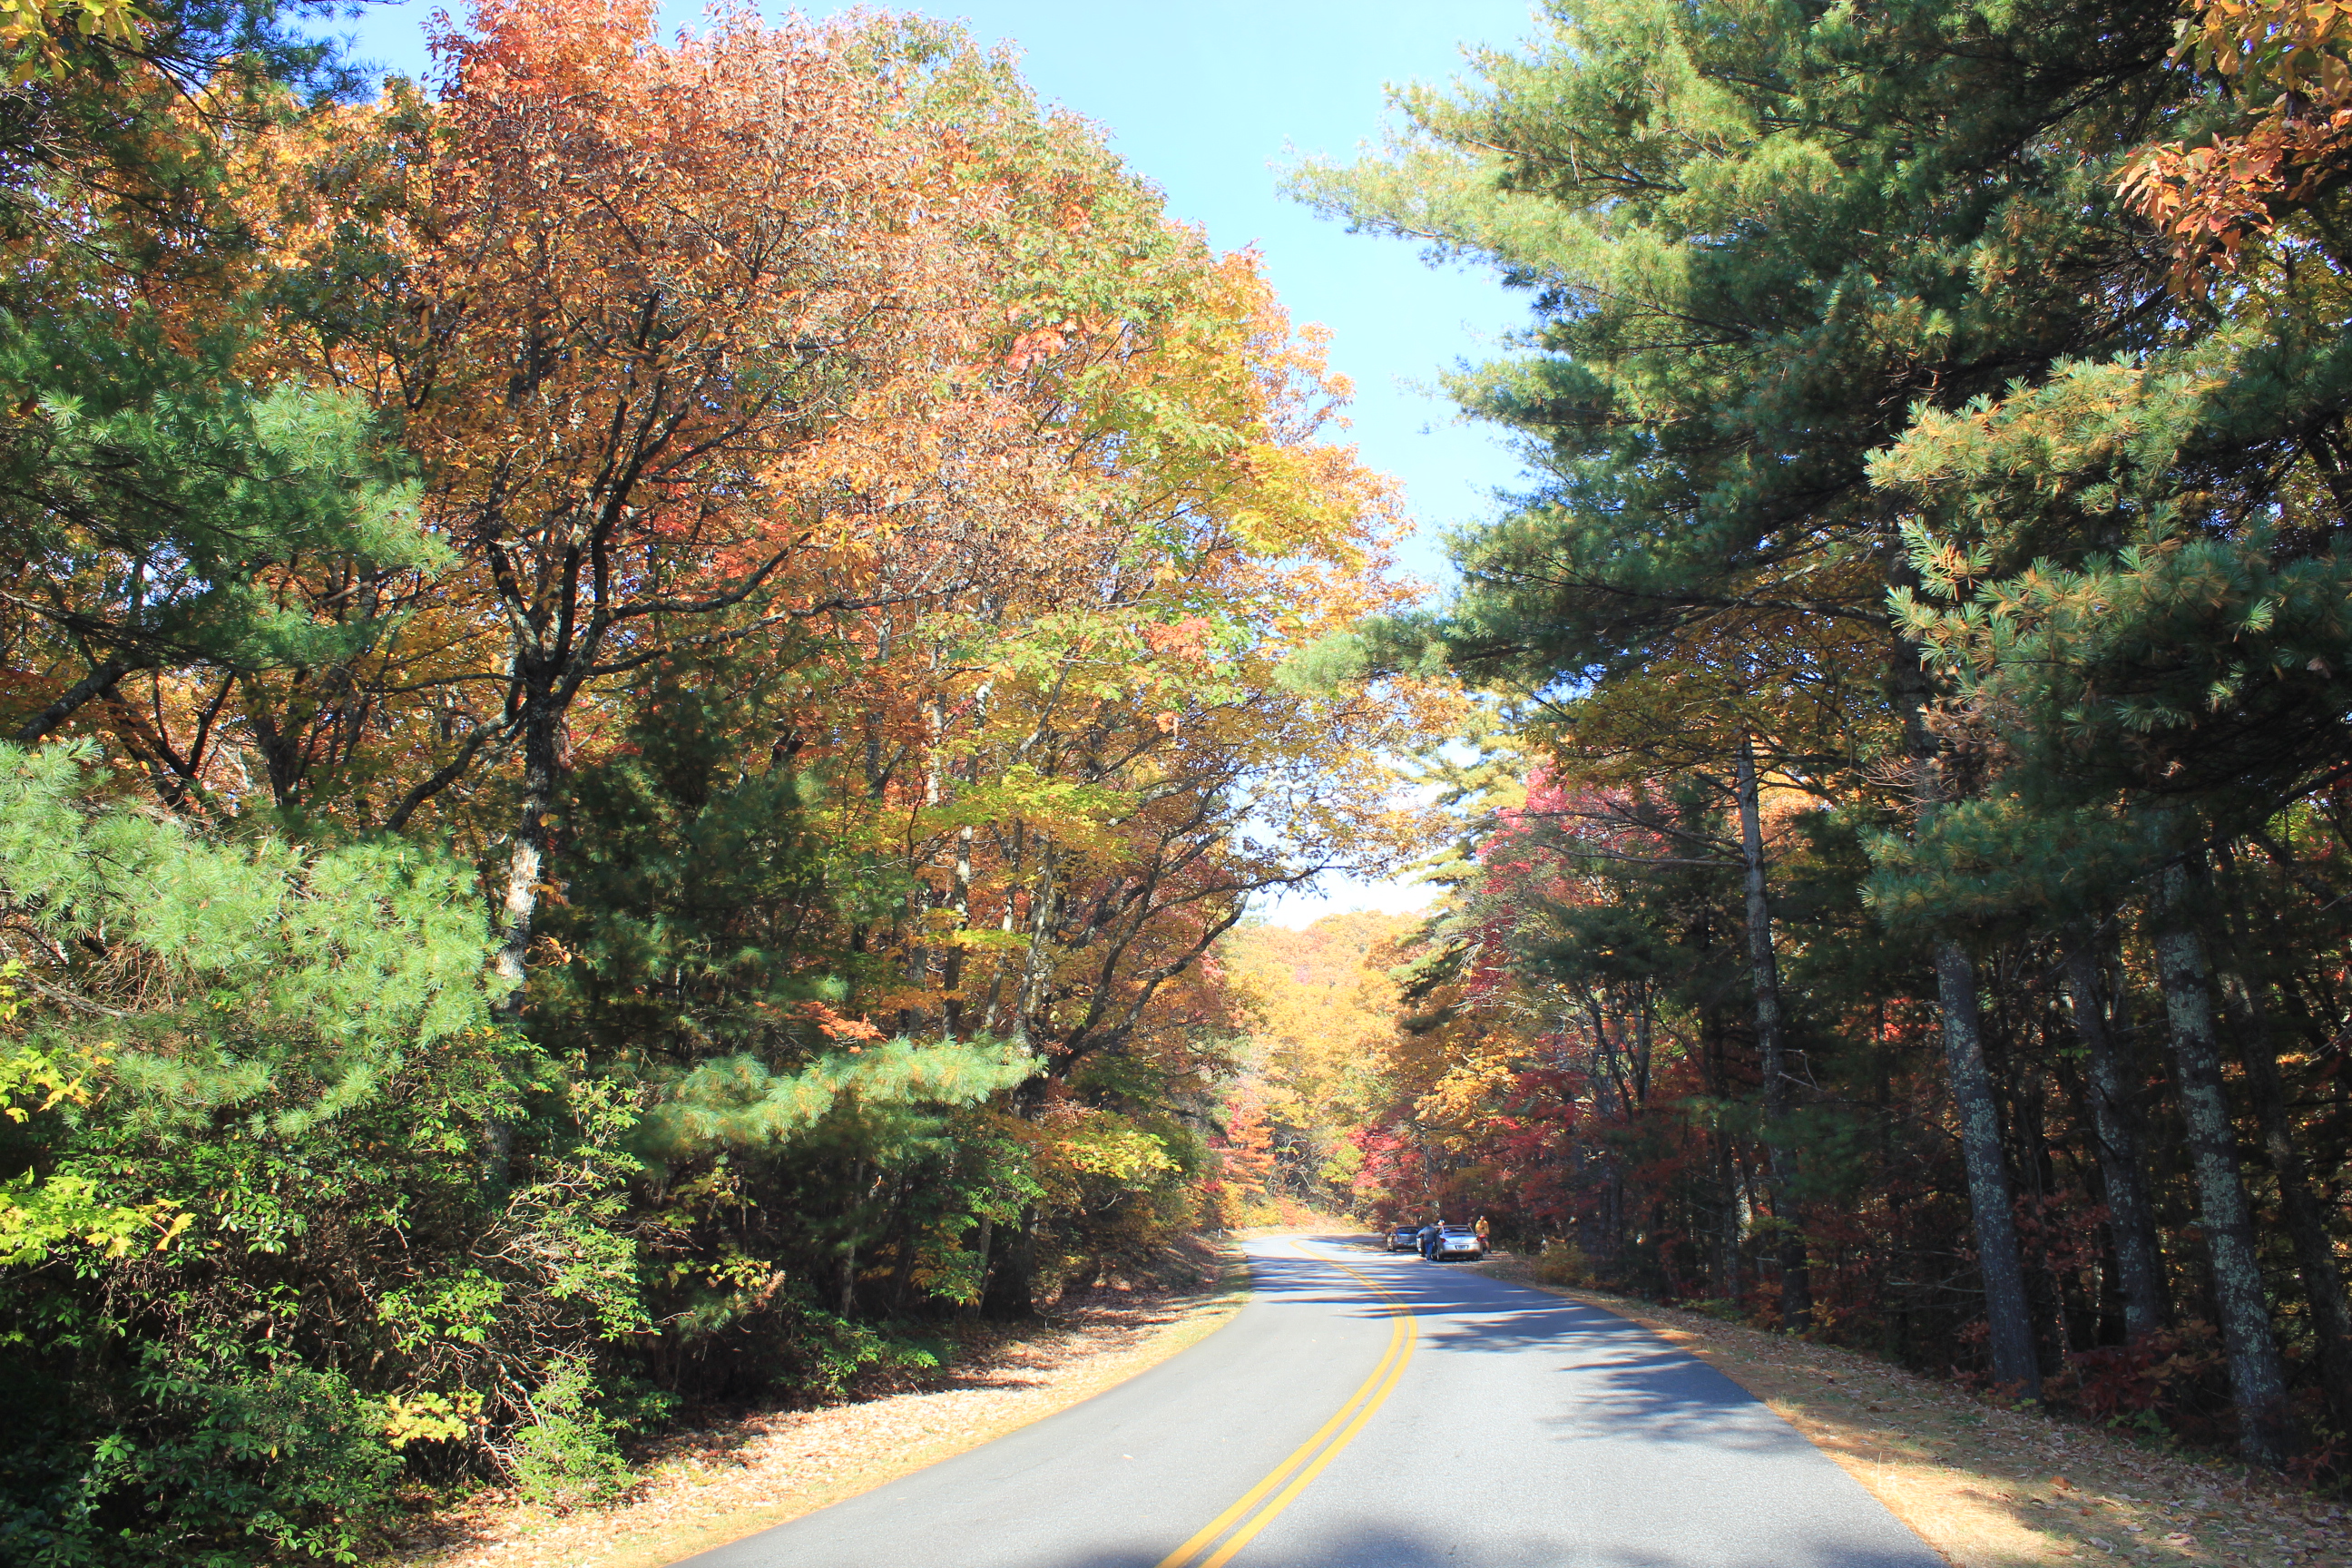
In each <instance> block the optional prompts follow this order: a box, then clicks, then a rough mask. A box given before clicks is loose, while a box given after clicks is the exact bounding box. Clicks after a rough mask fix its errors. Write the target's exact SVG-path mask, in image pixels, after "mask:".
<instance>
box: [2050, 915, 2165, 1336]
mask: <svg viewBox="0 0 2352 1568" xmlns="http://www.w3.org/2000/svg"><path fill="white" fill-rule="evenodd" d="M2065 970H2066V999H2067V1002H2068V1004H2069V1005H2070V1006H2071V1008H2072V1010H2073V1012H2074V1030H2075V1033H2076V1034H2078V1035H2080V1036H2081V1037H2082V1040H2083V1049H2084V1055H2085V1057H2086V1058H2088V1060H2089V1066H2090V1079H2091V1092H2090V1094H2089V1095H2088V1096H2087V1097H2086V1098H2088V1099H2089V1100H2090V1102H2091V1123H2092V1129H2093V1131H2094V1132H2095V1134H2096V1137H2095V1143H2096V1145H2097V1147H2096V1149H2095V1153H2096V1154H2097V1156H2098V1162H2099V1175H2100V1179H2101V1181H2102V1183H2103V1184H2104V1185H2105V1188H2106V1197H2107V1232H2108V1235H2109V1237H2111V1238H2112V1239H2113V1240H2114V1242H2115V1249H2116V1283H2117V1284H2118V1285H2119V1286H2121V1287H2122V1293H2123V1300H2124V1332H2125V1334H2126V1336H2127V1337H2129V1338H2131V1339H2135V1340H2137V1339H2138V1338H2139V1337H2140V1336H2141V1335H2143V1334H2150V1333H2154V1332H2155V1331H2157V1330H2158V1329H2161V1328H2163V1327H2164V1326H2165V1323H2166V1321H2168V1318H2169V1316H2170V1309H2169V1306H2168V1299H2167V1296H2166V1292H2165V1288H2164V1255H2163V1252H2162V1251H2161V1249H2160V1247H2159V1245H2158V1240H2157V1232H2156V1211H2155V1209H2154V1208H2153V1207H2152V1206H2151V1205H2149V1203H2148V1199H2147V1180H2146V1177H2145V1167H2144V1166H2143V1164H2142V1163H2141V1161H2142V1155H2141V1143H2142V1142H2143V1141H2142V1139H2141V1136H2140V1115H2139V1096H2138V1092H2137V1084H2136V1083H2135V1082H2134V1081H2133V1080H2134V1079H2136V1078H2137V1076H2138V1075H2137V1074H2136V1073H2134V1072H2133V1071H2132V1070H2131V1068H2130V1064H2129V1063H2128V1062H2127V1061H2126V1059H2125V1056H2124V1051H2123V1046H2122V1042H2121V1041H2119V1040H2118V1039H2117V1038H2116V1031H2115V1029H2114V1027H2113V1026H2112V1025H2113V1020H2112V1019H2111V1018H2110V1017H2109V1016H2108V1013H2107V1005H2106V1000H2107V999H2106V987H2105V984H2103V983H2102V980H2101V975H2100V970H2099V961H2098V956H2097V954H2096V953H2095V952H2094V951H2093V949H2092V944H2091V939H2090V938H2089V937H2087V936H2085V937H2084V938H2083V939H2082V940H2080V941H2078V942H2074V943H2073V944H2072V945H2071V946H2070V947H2069V948H2068V950H2067V953H2066V960H2065Z"/></svg>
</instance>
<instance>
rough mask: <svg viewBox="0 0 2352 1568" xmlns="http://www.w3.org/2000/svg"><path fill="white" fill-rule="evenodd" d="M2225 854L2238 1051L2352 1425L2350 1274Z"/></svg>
mask: <svg viewBox="0 0 2352 1568" xmlns="http://www.w3.org/2000/svg"><path fill="white" fill-rule="evenodd" d="M2219 858H2220V859H2221V870H2222V873H2223V877H2224V879H2225V882H2226V885H2227V890H2228V899H2227V901H2226V905H2225V908H2226V910H2227V911H2228V915H2229V931H2230V938H2231V940H2230V942H2229V944H2228V945H2229V946H2230V948H2231V949H2232V950H2234V953H2235V957H2236V963H2235V964H2234V965H2233V967H2234V969H2235V970H2236V972H2237V973H2236V975H2235V979H2234V983H2233V984H2231V985H2230V986H2228V987H2227V989H2226V994H2228V995H2229V996H2230V998H2231V1001H2232V1003H2233V1005H2232V1007H2231V1012H2232V1013H2233V1014H2234V1015H2235V1018H2234V1019H2233V1022H2234V1024H2235V1025H2236V1033H2237V1036H2238V1047H2239V1055H2240V1057H2241V1059H2242V1061H2243V1062H2244V1064H2245V1068H2246V1099H2247V1100H2248V1101H2249V1102H2250V1103H2251V1105H2252V1108H2253V1112H2254V1124H2255V1126H2256V1127H2257V1128H2259V1129H2260V1130H2261V1132H2262V1140H2263V1156H2264V1157H2265V1158H2266V1159H2267V1160H2268V1161H2269V1162H2270V1167H2271V1173H2272V1174H2273V1176H2275V1177H2276V1178H2277V1180H2278V1188H2279V1209H2280V1212H2281V1214H2282V1215H2283V1216H2284V1219H2285V1220H2286V1229H2287V1237H2288V1239H2289V1240H2291V1241H2292V1242H2293V1243H2294V1259H2295V1272H2296V1273H2297V1274H2298V1275H2300V1276H2301V1277H2302V1279H2303V1290H2304V1298H2305V1300H2306V1301H2308V1302H2309V1303H2310V1306H2311V1334H2312V1340H2313V1342H2314V1344H2315V1348H2316V1349H2317V1351H2318V1352H2319V1358H2318V1359H2319V1386H2320V1393H2321V1394H2322V1396H2323V1398H2324V1399H2325V1400H2326V1405H2327V1417H2328V1420H2329V1422H2330V1424H2331V1425H2333V1426H2335V1427H2336V1429H2337V1430H2338V1431H2352V1304H2347V1301H2346V1300H2345V1296H2344V1276H2343V1272H2342V1271H2341V1270H2340V1269H2339V1268H2337V1267H2336V1244H2335V1239H2334V1237H2330V1236H2329V1235H2328V1230H2327V1215H2326V1210H2325V1209H2324V1208H2323V1207H2322V1205H2321V1203H2320V1200H2319V1198H2318V1196H2317V1195H2316V1194H2314V1193H2313V1191H2312V1190H2311V1173H2310V1171H2309V1169H2308V1167H2306V1166H2305V1163H2304V1159H2303V1150H2302V1148H2301V1147H2300V1146H2299V1145H2298V1144H2297V1143H2296V1142H2295V1136H2294V1116H2293V1113H2292V1112H2291V1111H2290V1110H2289V1109H2288V1106H2287V1096H2286V1085H2285V1084H2284V1082H2282V1081H2281V1079H2280V1078H2279V1070H2278V1047H2277V1044H2276V1042H2275V1041H2274V1040H2273V1037H2272V1035H2271V1020H2270V1008H2269V1007H2268V1006H2267V1005H2265V1004H2264V1002H2263V981H2262V979H2261V977H2260V976H2259V975H2258V974H2257V973H2255V971H2254V966H2253V962H2252V961H2253V955H2254V953H2255V952H2256V951H2257V946H2256V943H2255V942H2254V940H2253V931H2252V922H2251V921H2250V920H2249V919H2248V917H2247V913H2246V905H2245V900H2244V898H2243V897H2242V893H2241V891H2240V887H2239V883H2238V879H2237V868H2236V866H2235V865H2234V864H2233V862H2232V861H2231V857H2230V851H2229V848H2228V847H2227V846H2226V845H2225V846H2223V847H2221V850H2220V857H2219Z"/></svg>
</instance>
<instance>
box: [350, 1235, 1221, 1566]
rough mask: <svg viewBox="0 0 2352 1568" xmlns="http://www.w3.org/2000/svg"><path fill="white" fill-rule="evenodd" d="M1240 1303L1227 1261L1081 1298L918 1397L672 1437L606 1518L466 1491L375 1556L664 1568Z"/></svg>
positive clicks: (1041, 1412) (1080, 1385)
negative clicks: (1155, 1286)
mask: <svg viewBox="0 0 2352 1568" xmlns="http://www.w3.org/2000/svg"><path fill="white" fill-rule="evenodd" d="M1246 1294H1247V1276H1246V1273H1245V1271H1244V1270H1243V1269H1242V1268H1240V1267H1239V1265H1238V1262H1237V1261H1234V1262H1231V1263H1229V1266H1228V1268H1227V1269H1226V1273H1225V1276H1224V1278H1223V1281H1222V1282H1221V1283H1219V1284H1218V1285H1217V1286H1215V1287H1213V1288H1212V1289H1207V1290H1204V1291H1201V1292H1194V1293H1177V1294H1171V1295H1151V1296H1140V1295H1139V1296H1137V1297H1134V1298H1130V1299H1113V1300H1089V1301H1087V1302H1086V1303H1085V1304H1083V1305H1078V1306H1074V1307H1071V1308H1069V1309H1067V1310H1062V1311H1059V1312H1057V1313H1056V1314H1055V1317H1054V1319H1053V1320H1052V1321H1049V1322H1046V1323H1041V1324H1039V1325H1037V1326H1036V1327H1034V1328H1032V1329H1026V1330H1023V1331H1018V1332H1007V1333H1004V1334H1003V1335H1001V1336H998V1337H996V1338H994V1339H993V1340H992V1341H991V1342H987V1343H985V1344H983V1345H982V1346H981V1347H979V1348H978V1349H977V1350H976V1351H974V1352H971V1353H970V1354H968V1356H967V1358H966V1359H965V1360H963V1361H961V1362H960V1363H958V1364H957V1365H955V1366H953V1367H951V1368H950V1369H949V1370H948V1371H947V1372H946V1373H943V1374H941V1375H940V1376H938V1377H935V1378H932V1379H930V1380H928V1381H927V1382H925V1383H924V1384H921V1385H919V1386H916V1387H912V1388H908V1389H905V1390H903V1391H900V1392H895V1393H888V1394H881V1395H879V1396H878V1397H873V1398H866V1399H858V1400H854V1401H850V1402H845V1403H843V1404H838V1405H823V1406H819V1407H817V1408H814V1409H806V1410H786V1411H773V1412H767V1413H762V1414H759V1415H751V1416H748V1417H744V1418H742V1419H740V1420H733V1421H729V1422H726V1423H723V1424H718V1425H712V1426H704V1427H702V1428H699V1429H696V1430H689V1431H685V1432H680V1433H676V1434H673V1435H672V1436H669V1437H668V1438H667V1439H665V1440H664V1441H663V1442H662V1443H661V1444H660V1445H659V1447H658V1448H657V1450H656V1453H655V1454H654V1455H653V1456H652V1457H651V1458H650V1459H649V1461H648V1462H647V1463H646V1465H645V1466H644V1467H643V1468H642V1469H641V1472H640V1476H639V1479H638V1482H637V1484H636V1485H635V1487H633V1488H632V1489H630V1491H629V1493H628V1494H627V1495H626V1496H625V1498H623V1499H622V1500H620V1501H618V1502H616V1503H614V1504H613V1505H611V1506H608V1507H604V1508H593V1509H582V1510H575V1511H573V1512H571V1513H568V1514H555V1513H551V1512H548V1511H547V1510H541V1509H536V1508H530V1507H527V1506H525V1505H522V1504H520V1503H518V1502H516V1501H514V1500H511V1499H509V1498H508V1497H506V1496H504V1495H503V1494H500V1493H497V1492H488V1493H482V1494H478V1496H476V1497H475V1498H473V1499H471V1500H468V1501H467V1502H466V1503H465V1504H464V1505H462V1506H460V1507H457V1508H454V1509H451V1510H446V1511H445V1512H442V1513H440V1514H437V1515H436V1516H434V1517H433V1518H432V1519H431V1520H430V1521H426V1522H425V1523H423V1524H421V1525H419V1526H418V1527H416V1528H415V1529H412V1530H411V1531H409V1533H408V1535H407V1538H406V1539H405V1541H404V1542H403V1543H402V1546H401V1549H400V1550H399V1551H398V1552H396V1553H395V1554H394V1556H392V1557H391V1558H389V1559H387V1561H388V1562H390V1563H399V1564H403V1565H404V1568H664V1565H665V1564H667V1563H676V1562H677V1561H678V1560H680V1559H681V1558H685V1557H689V1556H691V1555H693V1554H694V1553H696V1552H704V1551H708V1550H709V1549H710V1548H712V1547H715V1546H719V1545H723V1544H725V1543H726V1542H730V1541H733V1540H736V1539H738V1538H740V1537H741V1536H745V1535H750V1534H751V1533H753V1532H754V1531H761V1530H765V1529H767V1528H769V1527H770V1526H772V1525H777V1524H782V1523H784V1522H785V1521H789V1520H793V1519H798V1518H799V1517H800V1516H801V1515H803V1514H805V1513H811V1512H814V1511H815V1510H818V1509H821V1508H824V1507H826V1506H827V1505H829V1504H832V1503H835V1502H838V1501H840V1500H843V1499H845V1498H849V1497H855V1496H856V1495H857V1494H858V1493H860V1492H865V1491H870V1490H872V1489H874V1488H876V1487H878V1486H881V1485H883V1484H885V1483H886V1482H888V1481H892V1480H895V1479H898V1477H900V1476H902V1475H906V1474H908V1472H909V1471H913V1470H919V1469H921V1468H923V1467H925V1466H926V1465H931V1464H936V1463H937V1462H939V1461H940V1460H941V1459H944V1458H950V1456H952V1455H956V1454H960V1453H962V1452H963V1451H965V1450H966V1449H968V1448H974V1447H979V1446H980V1445H981V1444H982V1443H986V1442H990V1441H992V1440H993V1439H995V1438H997V1437H1001V1436H1003V1435H1004V1434H1006V1433H1007V1432H1011V1431H1013V1430H1014V1429H1016V1428H1018V1427H1021V1426H1027V1425H1028V1424H1029V1423H1031V1422H1033V1421H1039V1420H1043V1419H1044V1418H1045V1417H1046V1416H1048V1415H1054V1414H1055V1413H1056V1412H1058V1411H1061V1410H1065V1409H1067V1408H1068V1407H1069V1406H1071V1405H1076V1404H1077V1403H1079V1402H1080V1401H1082V1400H1085V1399H1089V1398H1091V1397H1093V1396H1094V1395H1095V1394H1099V1393H1101V1392H1102V1391H1103V1390H1105V1389H1107V1388H1109V1387H1110V1386H1112V1385H1113V1384H1118V1383H1121V1382H1123V1381H1125V1380H1126V1379H1128V1378H1130V1377H1132V1376H1134V1375H1135V1374H1136V1373H1139V1372H1142V1371H1144V1370H1145V1369H1146V1368H1148V1367H1150V1366H1154V1365H1157V1364H1158V1363H1160V1362H1163V1361H1165V1360H1167V1359H1168V1358H1169V1357H1170V1356H1172V1355H1175V1354H1176V1353H1177V1352H1180V1351H1182V1350H1185V1349H1187V1348H1189V1347H1190V1346H1192V1345H1193V1344H1196V1343H1198V1342H1200V1341H1201V1340H1202V1339H1204V1338H1206V1337H1207V1336H1208V1335H1209V1334H1210V1333H1212V1332H1213V1331H1215V1330H1216V1329H1218V1328H1219V1327H1221V1326H1222V1325H1223V1323H1224V1322H1225V1321H1227V1320H1228V1319H1229V1318H1230V1317H1231V1316H1232V1315H1233V1313H1234V1311H1235V1310H1237V1309H1238V1308H1239V1307H1240V1305H1241V1303H1242V1301H1243V1300H1244V1297H1245V1296H1246Z"/></svg>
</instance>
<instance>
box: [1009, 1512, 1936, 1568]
mask: <svg viewBox="0 0 2352 1568" xmlns="http://www.w3.org/2000/svg"><path fill="white" fill-rule="evenodd" d="M1463 1546H1464V1542H1463V1539H1462V1537H1461V1536H1460V1535H1459V1534H1458V1533H1454V1532H1450V1531H1426V1532H1424V1531H1412V1530H1402V1529H1398V1528H1396V1527H1394V1526H1381V1527H1372V1528H1365V1529H1355V1530H1346V1531H1335V1532H1330V1533H1327V1534H1325V1535H1324V1536H1322V1537H1320V1538H1318V1539H1317V1540H1315V1541H1312V1542H1303V1543H1300V1544H1299V1545H1297V1546H1294V1547H1291V1548H1289V1549H1287V1550H1285V1549H1282V1548H1280V1547H1277V1546H1275V1545H1273V1544H1272V1543H1270V1542H1266V1541H1264V1540H1260V1541H1255V1542H1251V1543H1250V1545H1249V1548H1248V1549H1247V1551H1246V1552H1244V1554H1243V1560H1244V1561H1245V1562H1246V1563H1248V1568H1918V1562H1919V1560H1918V1559H1917V1558H1916V1557H1897V1556H1889V1555H1886V1554H1885V1553H1884V1552H1879V1551H1877V1550H1875V1549H1874V1547H1872V1546H1870V1545H1866V1544H1862V1543H1858V1542H1853V1541H1849V1540H1843V1539H1840V1538H1839V1537H1837V1536H1836V1535H1835V1534H1834V1533H1831V1534H1825V1535H1824V1537H1823V1539H1822V1540H1821V1541H1819V1542H1811V1543H1808V1544H1806V1545H1804V1546H1800V1547H1796V1548H1794V1549H1793V1550H1792V1549H1791V1548H1790V1546H1789V1545H1788V1544H1787V1543H1785V1542H1776V1543H1775V1545H1774V1546H1773V1548H1772V1550H1771V1554H1770V1556H1769V1558H1765V1557H1758V1556H1756V1555H1755V1554H1754V1553H1753V1552H1751V1551H1750V1550H1748V1548H1747V1547H1746V1546H1744V1545H1743V1544H1741V1543H1737V1542H1723V1543H1721V1545H1720V1547H1719V1548H1717V1549H1715V1550H1709V1549H1708V1548H1707V1547H1706V1546H1705V1545H1704V1544H1700V1545H1697V1546H1696V1547H1694V1544H1693V1543H1692V1542H1689V1541H1687V1540H1686V1539H1685V1540H1683V1541H1679V1542H1675V1544H1673V1545H1666V1544H1664V1543H1661V1544H1660V1545H1659V1546H1657V1547H1655V1548H1649V1547H1642V1546H1630V1545H1626V1544H1624V1543H1622V1542H1587V1543H1585V1544H1583V1545H1582V1546H1580V1547H1575V1546H1571V1547H1568V1548H1566V1549H1565V1550H1564V1549H1563V1547H1562V1545H1561V1542H1560V1539H1559V1531H1558V1527H1557V1525H1556V1524H1555V1525H1553V1526H1552V1527H1551V1528H1549V1529H1546V1528H1543V1527H1541V1526H1538V1525H1536V1524H1534V1523H1532V1522H1531V1523H1530V1526H1529V1527H1528V1529H1526V1530H1521V1531H1513V1530H1507V1529H1506V1530H1500V1531H1496V1530H1488V1531H1482V1532H1481V1533H1480V1534H1479V1536H1478V1538H1477V1542H1476V1547H1475V1553H1476V1554H1475V1557H1465V1554H1464V1551H1463ZM1025 1568H1151V1564H1150V1563H1148V1562H1146V1561H1145V1560H1144V1559H1141V1558H1139V1557H1136V1556H1134V1555H1132V1554H1129V1553H1123V1552H1103V1553H1076V1554H1071V1555H1066V1556H1053V1557H1039V1558H1037V1559H1035V1560H1034V1561H1033V1562H1031V1563H1028V1564H1026V1565H1025Z"/></svg>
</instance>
